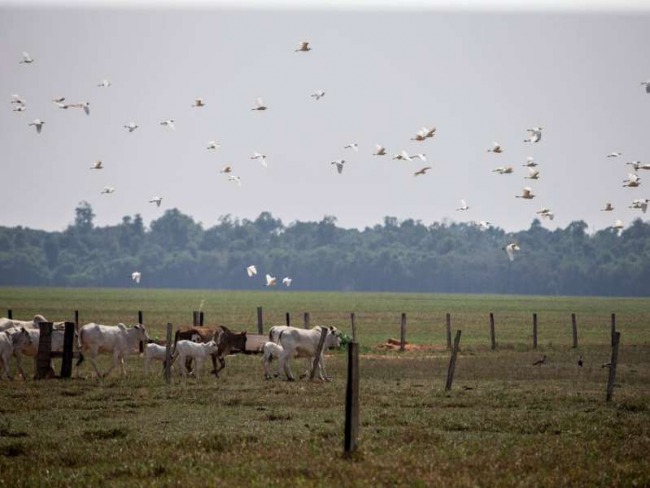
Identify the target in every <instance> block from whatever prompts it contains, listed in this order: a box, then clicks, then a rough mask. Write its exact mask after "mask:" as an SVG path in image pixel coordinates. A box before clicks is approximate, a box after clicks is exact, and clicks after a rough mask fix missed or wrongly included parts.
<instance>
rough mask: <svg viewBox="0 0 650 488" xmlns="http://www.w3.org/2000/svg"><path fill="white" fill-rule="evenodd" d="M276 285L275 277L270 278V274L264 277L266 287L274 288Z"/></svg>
mask: <svg viewBox="0 0 650 488" xmlns="http://www.w3.org/2000/svg"><path fill="white" fill-rule="evenodd" d="M275 285H277V280H276V278H275V276H271V275H270V274H267V275H266V286H275Z"/></svg>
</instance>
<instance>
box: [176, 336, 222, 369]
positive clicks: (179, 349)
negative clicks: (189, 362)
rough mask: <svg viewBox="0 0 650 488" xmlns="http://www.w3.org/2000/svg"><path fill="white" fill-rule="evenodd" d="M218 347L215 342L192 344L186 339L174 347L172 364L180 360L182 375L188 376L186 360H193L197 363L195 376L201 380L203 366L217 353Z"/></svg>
mask: <svg viewBox="0 0 650 488" xmlns="http://www.w3.org/2000/svg"><path fill="white" fill-rule="evenodd" d="M217 349H218V346H217V343H216V342H215V341H214V340H210V341H208V342H192V341H188V340H186V339H183V340H181V341H178V342H177V343H176V346H175V347H174V355H173V356H172V364H174V361H176V359H177V358H178V360H179V364H180V366H181V375H183V376H187V369H186V368H185V364H186V363H185V360H186V359H187V358H192V359H194V361H195V365H196V366H195V367H194V375H195V376H196V377H197V378H199V375H200V373H201V366H202V365H203V361H204V360H205V358H207V357H210V355H211V354H214V353H216V352H217Z"/></svg>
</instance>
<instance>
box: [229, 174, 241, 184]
mask: <svg viewBox="0 0 650 488" xmlns="http://www.w3.org/2000/svg"><path fill="white" fill-rule="evenodd" d="M228 181H234V182H235V183H237V186H241V178H240V177H239V176H235V175H230V176H228Z"/></svg>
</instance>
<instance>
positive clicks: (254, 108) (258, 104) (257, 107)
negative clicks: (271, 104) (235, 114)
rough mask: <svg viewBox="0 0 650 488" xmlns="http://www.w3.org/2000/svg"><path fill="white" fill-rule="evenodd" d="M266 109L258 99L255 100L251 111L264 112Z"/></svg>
mask: <svg viewBox="0 0 650 488" xmlns="http://www.w3.org/2000/svg"><path fill="white" fill-rule="evenodd" d="M266 109H268V107H267V106H266V105H264V100H262V99H261V98H259V97H258V98H257V100H255V106H254V107H253V108H251V110H266Z"/></svg>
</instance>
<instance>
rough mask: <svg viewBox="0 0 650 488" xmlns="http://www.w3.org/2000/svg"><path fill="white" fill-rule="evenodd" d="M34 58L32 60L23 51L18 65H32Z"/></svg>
mask: <svg viewBox="0 0 650 488" xmlns="http://www.w3.org/2000/svg"><path fill="white" fill-rule="evenodd" d="M33 62H34V58H32V57H31V56H30V55H29V53H28V52H26V51H23V59H22V60H21V61H20V64H32V63H33Z"/></svg>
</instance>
